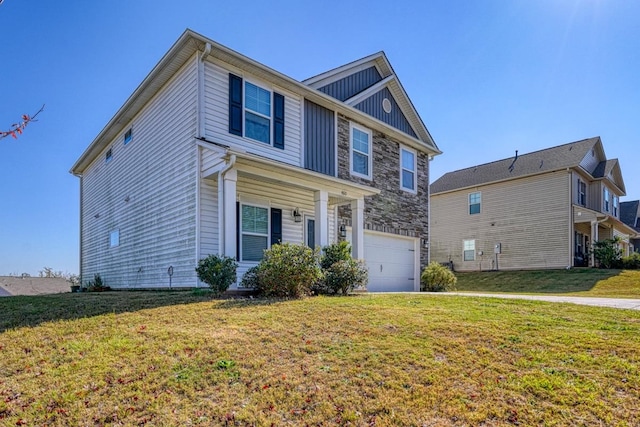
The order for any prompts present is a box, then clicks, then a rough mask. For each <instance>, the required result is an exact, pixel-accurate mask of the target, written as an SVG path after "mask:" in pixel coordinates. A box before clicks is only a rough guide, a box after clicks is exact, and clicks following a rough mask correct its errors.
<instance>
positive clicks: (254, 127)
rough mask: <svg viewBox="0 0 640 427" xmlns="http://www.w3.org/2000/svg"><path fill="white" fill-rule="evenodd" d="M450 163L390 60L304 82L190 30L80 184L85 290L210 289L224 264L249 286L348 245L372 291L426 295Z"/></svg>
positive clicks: (99, 140)
mask: <svg viewBox="0 0 640 427" xmlns="http://www.w3.org/2000/svg"><path fill="white" fill-rule="evenodd" d="M310 57H312V53H310ZM437 154H440V151H439V149H438V147H437V146H436V144H435V143H434V141H433V139H432V138H431V136H430V135H429V132H428V131H427V129H426V127H425V125H424V124H423V122H422V120H421V119H420V117H419V115H418V113H417V111H416V110H415V108H414V107H413V104H412V103H411V101H410V100H409V98H408V97H407V94H406V93H405V91H404V89H403V88H402V86H401V84H400V82H399V80H398V78H397V76H396V75H395V74H394V71H393V69H392V68H391V65H390V64H389V62H388V60H387V58H386V56H385V55H384V53H382V52H380V53H377V54H374V55H371V56H369V57H366V58H363V59H361V60H359V61H356V62H353V63H350V64H347V65H345V66H342V67H339V68H336V69H334V70H331V71H329V72H326V73H324V74H321V75H318V76H316V77H314V78H311V79H309V80H306V81H304V82H299V81H296V80H294V79H292V78H290V77H287V76H285V75H284V74H281V73H280V72H277V71H275V70H272V69H270V68H268V67H266V66H264V65H262V64H259V63H258V62H256V61H254V60H252V59H250V58H247V57H245V56H243V55H240V54H239V53H236V52H234V51H232V50H230V49H228V48H226V47H224V46H221V45H219V44H217V43H215V42H214V41H212V40H210V39H207V38H205V37H203V36H201V35H199V34H196V33H194V32H192V31H190V30H187V31H185V33H183V35H182V36H181V37H180V38H179V39H178V41H177V42H176V43H175V44H174V45H173V47H171V49H170V50H169V51H168V52H167V53H166V54H165V56H164V57H163V58H162V59H161V60H160V62H159V63H158V64H157V65H156V67H155V68H154V69H153V70H152V71H151V73H150V74H149V75H148V76H147V77H146V78H145V80H144V81H143V82H142V83H141V84H140V86H139V87H138V88H137V89H136V90H135V92H134V93H133V94H132V95H131V96H130V97H129V99H128V100H127V101H126V102H125V104H124V105H123V106H122V107H121V108H120V110H119V111H118V112H117V113H116V114H115V116H114V117H113V118H112V119H111V120H110V121H109V123H107V125H106V126H105V128H104V129H103V130H102V131H101V132H100V134H99V135H98V136H97V137H96V138H95V140H94V141H93V142H92V143H91V144H90V145H89V147H88V148H87V149H86V150H85V152H84V153H83V154H82V156H81V157H80V158H79V159H78V160H77V162H76V163H75V164H74V165H73V167H72V169H71V172H72V173H73V174H74V175H76V176H78V177H80V198H81V199H80V205H81V214H80V217H81V219H80V221H81V232H80V266H81V267H80V268H81V276H82V280H83V282H86V281H87V280H90V279H91V278H92V277H93V275H94V274H100V275H101V277H102V278H103V279H104V281H105V282H106V284H107V285H109V286H111V287H114V288H138V287H147V288H148V287H154V288H155V287H165V286H169V285H170V283H171V286H175V287H193V286H199V285H200V286H201V285H202V283H199V282H198V280H197V277H196V273H195V270H194V268H195V266H196V264H197V261H198V260H199V259H201V258H204V257H206V256H207V255H209V254H216V253H217V254H224V255H228V256H231V257H235V258H237V259H238V261H239V269H238V273H239V274H238V276H239V278H240V277H242V275H243V274H244V272H245V271H246V270H247V269H248V268H250V267H251V266H254V265H256V264H257V263H258V262H259V261H260V259H261V258H262V254H263V250H264V249H267V248H269V247H271V246H272V245H273V244H276V243H278V242H292V243H299V244H307V245H309V246H312V247H317V246H324V245H327V244H329V243H331V242H335V241H337V240H339V239H341V238H348V239H350V241H351V242H352V247H353V255H354V257H356V258H363V259H365V260H366V262H367V265H368V266H369V275H370V276H369V277H370V283H369V286H370V290H374V291H376V290H378V291H379V290H417V289H419V272H420V269H421V268H422V267H424V266H425V265H426V263H427V260H428V254H427V249H426V247H427V246H428V245H427V242H428V239H429V224H428V205H429V194H428V192H429V187H428V182H429V160H430V158H432V157H433V156H434V155H437ZM170 267H171V268H170ZM170 271H171V272H172V276H171V277H169V274H168V273H169V272H170ZM237 286H238V285H237V284H236V285H234V286H233V287H232V288H231V289H237Z"/></svg>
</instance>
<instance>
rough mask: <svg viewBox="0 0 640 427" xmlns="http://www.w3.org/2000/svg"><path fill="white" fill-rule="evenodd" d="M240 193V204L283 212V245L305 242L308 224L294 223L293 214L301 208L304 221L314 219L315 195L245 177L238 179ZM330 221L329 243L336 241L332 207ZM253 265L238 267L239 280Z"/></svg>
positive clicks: (306, 191)
mask: <svg viewBox="0 0 640 427" xmlns="http://www.w3.org/2000/svg"><path fill="white" fill-rule="evenodd" d="M237 191H238V201H239V202H241V203H248V204H257V205H263V206H268V207H269V208H277V209H282V242H283V243H285V242H286V243H296V244H300V243H303V242H304V227H305V223H304V221H302V222H295V221H294V218H293V215H292V211H293V209H295V208H298V209H299V210H300V213H301V214H302V216H303V218H304V217H305V216H308V217H313V216H314V194H313V192H312V191H308V190H303V189H299V188H296V187H290V186H282V185H278V184H272V183H269V182H265V181H260V180H257V179H255V178H248V177H243V176H240V177H239V178H238V185H237ZM316 220H317V218H316ZM327 220H328V222H329V241H335V238H336V237H335V236H336V234H335V216H334V210H333V209H332V208H331V207H330V208H329V210H328V218H327ZM254 265H256V263H255V262H240V263H239V265H238V279H239V280H241V278H242V275H244V273H245V272H246V271H247V270H248V269H249V268H250V267H252V266H254Z"/></svg>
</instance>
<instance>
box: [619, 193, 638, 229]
mask: <svg viewBox="0 0 640 427" xmlns="http://www.w3.org/2000/svg"><path fill="white" fill-rule="evenodd" d="M638 218H640V200H633V201H631V202H622V203H620V221H622V222H624V223H625V224H627V225H628V226H629V227H633V228H634V229H635V230H636V231H640V223H639V222H638Z"/></svg>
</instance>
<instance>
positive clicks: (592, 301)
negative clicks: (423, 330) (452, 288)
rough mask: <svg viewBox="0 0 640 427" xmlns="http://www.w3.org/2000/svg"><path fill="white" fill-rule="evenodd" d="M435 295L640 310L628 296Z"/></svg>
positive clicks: (638, 301)
mask: <svg viewBox="0 0 640 427" xmlns="http://www.w3.org/2000/svg"><path fill="white" fill-rule="evenodd" d="M428 293H430V294H433V295H459V296H468V297H489V298H506V299H526V300H534V301H548V302H568V303H571V304H581V305H592V306H596V307H612V308H625V309H628V310H640V299H628V298H598V297H569V296H567V297H565V296H558V295H514V294H483V293H475V292H428Z"/></svg>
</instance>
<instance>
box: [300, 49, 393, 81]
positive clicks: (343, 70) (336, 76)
mask: <svg viewBox="0 0 640 427" xmlns="http://www.w3.org/2000/svg"><path fill="white" fill-rule="evenodd" d="M382 56H384V52H378V53H374V54H373V55H369V56H366V57H364V58H362V59H358V60H357V61H353V62H350V63H348V64H345V65H341V66H340V67H337V68H334V69H332V70H329V71H326V72H324V73H322V74H318V75H317V76H314V77H310V78H308V79H306V80H303V81H302V83H304V84H305V85H307V86H309V87H312V88H314V89H317V88H319V87H323V86H326V85H328V84H331V83H333V82H335V81H338V80H340V79H342V78H344V77H346V76H348V75H350V74H353V73H356V72H358V71H362V70H365V69H367V68H369V67H371V66H375V67H376V69H377V70H378V72H379V73H380V74H381V75H382V77H385V76H386V75H388V74H389V73H388V72H386V73H385V71H388V70H383V69H381V67H380V66H379V65H378V64H377V62H378V61H377V59H378V58H380V57H382Z"/></svg>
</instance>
